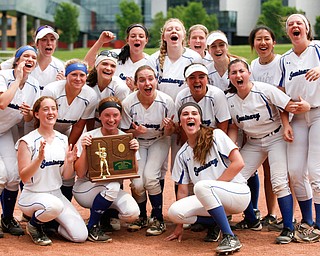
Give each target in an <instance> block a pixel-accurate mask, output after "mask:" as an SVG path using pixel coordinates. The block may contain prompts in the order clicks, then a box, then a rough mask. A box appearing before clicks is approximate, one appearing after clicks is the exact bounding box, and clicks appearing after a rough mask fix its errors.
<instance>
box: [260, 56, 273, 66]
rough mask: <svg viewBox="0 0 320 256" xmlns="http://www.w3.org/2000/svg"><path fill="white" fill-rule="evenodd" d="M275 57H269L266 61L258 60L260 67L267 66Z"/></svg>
mask: <svg viewBox="0 0 320 256" xmlns="http://www.w3.org/2000/svg"><path fill="white" fill-rule="evenodd" d="M275 56H276V55H275V54H272V55H271V57H270V58H269V59H268V60H266V61H262V59H261V58H259V63H260V64H261V65H267V64H269V63H270V62H272V61H273V60H274V58H275Z"/></svg>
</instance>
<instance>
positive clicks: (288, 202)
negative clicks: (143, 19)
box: [278, 194, 294, 230]
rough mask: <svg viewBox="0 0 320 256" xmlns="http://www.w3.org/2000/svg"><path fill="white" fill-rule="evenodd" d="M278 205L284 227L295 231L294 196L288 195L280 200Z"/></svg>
mask: <svg viewBox="0 0 320 256" xmlns="http://www.w3.org/2000/svg"><path fill="white" fill-rule="evenodd" d="M278 204H279V208H280V211H281V215H282V220H283V227H285V228H290V230H294V227H293V223H292V219H293V199H292V195H291V194H290V195H287V196H284V197H281V198H278Z"/></svg>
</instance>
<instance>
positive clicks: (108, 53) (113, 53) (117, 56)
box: [98, 50, 119, 59]
mask: <svg viewBox="0 0 320 256" xmlns="http://www.w3.org/2000/svg"><path fill="white" fill-rule="evenodd" d="M101 55H102V56H107V57H112V58H115V59H118V58H119V55H118V54H116V53H115V52H113V51H109V50H104V51H101V52H100V53H99V55H98V56H101Z"/></svg>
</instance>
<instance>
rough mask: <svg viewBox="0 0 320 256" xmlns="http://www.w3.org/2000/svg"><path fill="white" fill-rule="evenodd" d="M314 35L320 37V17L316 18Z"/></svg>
mask: <svg viewBox="0 0 320 256" xmlns="http://www.w3.org/2000/svg"><path fill="white" fill-rule="evenodd" d="M314 34H315V35H316V36H317V37H320V16H317V17H316V24H315V25H314Z"/></svg>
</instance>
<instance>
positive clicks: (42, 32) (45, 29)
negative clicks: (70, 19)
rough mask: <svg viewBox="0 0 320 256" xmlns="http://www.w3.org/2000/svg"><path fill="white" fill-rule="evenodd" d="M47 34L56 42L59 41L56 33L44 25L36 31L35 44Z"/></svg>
mask: <svg viewBox="0 0 320 256" xmlns="http://www.w3.org/2000/svg"><path fill="white" fill-rule="evenodd" d="M47 34H52V35H53V36H54V38H55V39H56V40H58V39H59V35H58V33H56V32H55V31H54V29H53V28H52V27H50V26H48V25H44V26H41V27H39V28H38V29H37V31H36V38H35V42H38V40H39V39H41V38H43V37H44V36H45V35H47Z"/></svg>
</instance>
